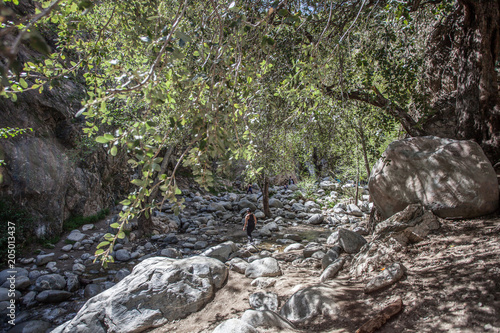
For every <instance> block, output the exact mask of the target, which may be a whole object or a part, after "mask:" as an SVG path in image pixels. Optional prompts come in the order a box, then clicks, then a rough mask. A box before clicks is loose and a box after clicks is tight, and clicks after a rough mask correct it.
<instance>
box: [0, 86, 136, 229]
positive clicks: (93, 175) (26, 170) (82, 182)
mask: <svg viewBox="0 0 500 333" xmlns="http://www.w3.org/2000/svg"><path fill="white" fill-rule="evenodd" d="M82 94H83V89H82V87H81V86H79V85H78V84H76V83H74V82H71V81H65V83H64V84H63V86H62V87H60V88H56V89H53V90H51V91H48V90H47V91H44V92H43V93H42V94H39V93H38V92H37V91H28V92H25V93H23V94H19V96H18V100H17V102H15V103H13V102H11V101H10V100H7V99H5V98H3V99H2V102H1V103H0V127H19V128H32V129H33V131H29V132H28V133H26V134H22V135H18V136H16V137H15V138H12V139H8V140H2V142H0V152H2V153H3V155H4V157H5V162H6V165H5V166H4V167H2V168H0V172H1V174H2V176H3V182H2V184H1V186H0V196H3V197H11V198H14V200H15V202H17V203H19V204H20V205H21V206H23V207H24V208H25V209H27V210H28V211H29V212H30V213H31V214H32V215H33V216H34V217H35V227H34V228H31V229H32V232H33V233H34V234H35V235H36V236H38V237H45V236H49V235H52V234H56V233H59V232H60V231H61V229H62V222H63V221H64V220H65V219H67V218H68V217H69V216H71V215H83V216H87V215H92V214H95V213H97V212H98V211H100V210H102V209H103V208H106V207H108V206H109V205H110V204H111V203H112V202H113V200H114V198H113V193H117V192H118V190H119V187H120V186H118V185H120V184H118V183H119V182H120V180H119V179H116V178H115V179H114V180H113V179H112V177H111V175H112V172H113V177H116V176H117V175H120V174H125V172H122V171H121V170H126V169H125V168H126V165H125V164H124V163H121V162H118V161H119V159H118V157H115V158H112V157H108V155H107V154H106V152H105V151H104V149H103V148H101V147H99V146H93V147H90V148H89V147H86V148H83V150H85V151H86V152H88V155H85V158H82V157H81V155H79V153H80V151H83V150H82V148H81V147H82V146H83V145H82V144H81V142H82V139H81V138H82V137H83V135H82V132H81V130H80V123H84V119H81V120H80V119H75V118H74V114H75V113H76V112H77V111H78V109H79V108H80V107H81V105H80V102H79V101H80V100H81V99H82ZM89 149H91V150H89ZM111 163H114V165H113V170H112V169H111ZM112 181H114V182H115V183H112ZM124 184H126V183H124Z"/></svg>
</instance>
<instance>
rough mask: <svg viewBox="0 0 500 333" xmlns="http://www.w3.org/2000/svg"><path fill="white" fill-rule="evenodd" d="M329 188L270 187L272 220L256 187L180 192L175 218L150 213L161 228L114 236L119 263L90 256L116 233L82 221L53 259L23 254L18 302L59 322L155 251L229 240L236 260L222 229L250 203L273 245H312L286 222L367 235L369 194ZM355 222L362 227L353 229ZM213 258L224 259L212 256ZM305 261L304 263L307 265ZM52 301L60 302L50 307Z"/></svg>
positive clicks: (196, 248)
mask: <svg viewBox="0 0 500 333" xmlns="http://www.w3.org/2000/svg"><path fill="white" fill-rule="evenodd" d="M333 189H338V185H337V183H333V182H331V181H330V180H329V179H323V180H322V182H321V183H320V185H319V187H318V189H317V191H316V193H315V195H316V197H317V200H316V201H304V200H301V199H295V198H297V197H302V196H303V194H302V193H301V192H300V189H299V188H298V187H297V186H296V185H292V186H290V187H289V188H288V190H284V189H283V188H282V187H274V188H271V189H270V193H271V196H272V197H271V199H270V202H269V203H270V207H271V211H272V213H273V216H275V218H273V219H265V215H264V213H263V212H262V195H261V193H257V194H250V195H246V194H236V193H226V194H222V195H219V196H214V195H203V196H202V195H199V194H197V193H192V192H187V193H184V194H183V196H184V199H185V202H186V209H184V210H183V211H182V212H181V214H180V215H179V216H176V215H174V213H173V211H172V210H171V207H170V205H168V204H166V205H164V206H163V207H162V209H161V210H158V211H156V212H154V219H153V222H154V223H155V226H157V227H158V229H160V230H163V231H166V233H157V234H155V235H153V236H152V237H151V238H150V239H149V241H147V242H145V243H144V242H143V243H142V244H141V245H139V244H137V241H138V238H137V235H136V231H134V230H133V229H134V228H135V226H134V222H133V221H132V223H130V224H129V225H127V226H126V230H128V232H127V237H125V238H124V239H122V240H119V242H118V243H117V244H116V245H115V247H114V252H113V256H114V258H115V262H116V263H117V264H116V265H114V266H113V267H111V268H110V269H108V270H104V269H103V268H102V267H100V264H99V263H95V262H94V259H95V257H94V255H93V254H92V251H93V250H94V249H95V246H96V245H97V244H98V243H99V242H101V241H102V240H103V236H104V234H105V232H113V229H111V228H110V227H108V230H101V232H98V231H97V230H95V229H94V225H91V224H90V225H84V226H83V227H81V230H73V231H72V232H71V233H70V234H69V235H68V236H67V237H66V239H65V240H64V243H65V244H64V246H62V247H61V251H62V252H64V253H63V254H62V255H60V256H58V257H57V258H56V255H55V254H54V253H45V252H43V251H41V252H40V253H39V254H38V255H37V256H36V257H33V258H23V259H21V261H20V262H21V263H22V264H23V265H24V268H19V269H17V271H18V273H17V275H18V278H17V279H16V281H17V282H16V290H17V291H18V292H17V293H16V297H17V298H18V301H19V303H18V304H20V305H21V307H22V308H23V309H31V310H30V311H34V313H38V314H39V315H38V317H39V318H41V319H44V320H46V321H50V323H52V324H60V323H62V322H64V321H66V320H67V318H68V317H70V316H72V315H74V313H75V312H76V311H78V310H79V309H80V308H81V307H82V306H83V304H84V302H85V300H88V299H89V298H91V297H93V296H95V295H98V294H100V293H102V292H103V291H105V290H108V289H109V288H111V287H113V286H114V285H115V284H116V283H118V282H120V281H121V280H122V279H123V278H125V277H126V276H127V275H129V274H130V271H131V270H132V268H133V267H135V266H136V265H137V264H138V263H141V262H143V261H144V260H146V259H148V258H152V257H158V256H160V257H167V258H175V259H180V258H185V257H191V256H196V255H200V254H203V253H204V252H207V251H208V252H210V251H214V249H217V248H218V246H215V247H211V248H210V250H207V249H208V248H209V247H210V246H213V245H214V244H220V245H219V246H222V245H223V244H226V245H227V244H232V245H231V246H230V247H231V253H233V257H234V258H235V259H236V258H237V257H238V253H239V252H238V251H239V250H238V248H239V247H241V245H236V244H235V243H232V242H229V243H228V241H229V239H230V238H229V237H228V236H227V230H228V227H229V225H230V224H237V225H243V217H244V214H245V212H246V209H248V208H250V209H252V211H254V212H255V215H256V217H257V218H258V220H259V228H258V231H256V232H255V234H256V236H257V237H258V238H259V240H260V241H272V242H274V243H276V248H278V247H280V246H287V245H291V247H289V248H287V251H289V250H290V249H292V248H294V247H297V246H306V247H307V248H308V249H309V248H314V243H311V244H308V243H307V242H305V243H302V237H301V236H300V235H297V234H289V233H286V228H287V227H288V226H290V225H294V226H297V225H300V224H303V223H306V224H312V225H318V224H321V225H323V227H324V228H325V230H328V229H335V228H337V227H338V226H339V225H343V224H348V225H349V227H350V228H351V229H352V228H354V229H356V228H357V229H358V232H361V233H365V232H366V230H365V229H364V228H363V227H362V225H363V223H364V222H363V218H362V217H363V216H364V214H366V213H368V212H369V209H370V208H371V207H370V204H369V203H368V202H367V199H368V196H367V195H365V196H364V199H365V201H363V202H361V204H360V207H361V208H358V207H357V206H355V205H354V204H348V203H337V204H335V205H334V204H333V202H334V201H335V200H337V198H338V192H337V191H335V190H333ZM338 190H340V191H341V190H342V189H338ZM321 205H322V206H323V208H321ZM328 207H330V208H328ZM117 208H120V207H117ZM117 221H118V215H114V216H112V217H111V218H109V219H108V221H107V224H108V226H109V225H111V224H113V223H115V222H117ZM358 225H361V227H356V226H358ZM162 228H163V229H162ZM240 240H243V239H240ZM224 242H226V243H224ZM221 243H222V244H221ZM223 247H224V246H223ZM243 252H245V251H243ZM246 252H248V251H246ZM306 252H307V250H306ZM224 255H225V254H224ZM321 256H322V254H321V253H318V254H315V257H317V258H319V257H321ZM233 257H232V258H233ZM308 257H309V255H308ZM215 258H218V259H221V257H217V256H215ZM232 258H231V259H232ZM227 259H229V258H226V260H227ZM262 259H263V258H262ZM306 259H307V257H306ZM58 263H64V264H60V265H61V266H65V267H71V270H68V269H67V268H66V270H63V269H62V268H60V267H58V266H60V265H58ZM247 263H248V262H247ZM307 264H308V262H307V261H306V263H305V265H307ZM5 274H6V273H5ZM0 282H2V281H0ZM2 283H5V281H3V282H2ZM4 293H5V294H6V289H0V295H3V294H4ZM5 297H6V296H5ZM5 297H3V298H5ZM3 298H2V301H0V311H6V309H5V304H7V299H5V300H4V299H3ZM1 302H4V303H1ZM2 304H3V305H4V306H3V307H2ZM43 304H47V305H46V306H43ZM53 304H58V306H57V307H54V306H53ZM49 309H50V310H49ZM22 313H23V312H22ZM32 313H33V312H32ZM25 319H26V318H24V317H23V316H22V315H21V316H18V321H19V322H20V323H22V321H23V320H25ZM39 324H40V325H42V326H45V324H46V322H44V321H39Z"/></svg>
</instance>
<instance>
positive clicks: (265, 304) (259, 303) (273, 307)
mask: <svg viewBox="0 0 500 333" xmlns="http://www.w3.org/2000/svg"><path fill="white" fill-rule="evenodd" d="M248 303H250V307H251V308H252V309H254V310H259V311H264V310H269V311H277V310H278V307H279V301H278V295H276V294H275V293H271V292H261V291H259V292H256V293H253V294H251V295H250V297H249V298H248Z"/></svg>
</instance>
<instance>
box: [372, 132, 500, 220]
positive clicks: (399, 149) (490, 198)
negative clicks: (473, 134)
mask: <svg viewBox="0 0 500 333" xmlns="http://www.w3.org/2000/svg"><path fill="white" fill-rule="evenodd" d="M368 186H369V189H370V195H371V197H372V198H373V202H374V204H375V206H376V207H377V209H378V210H379V211H380V212H381V214H382V216H383V218H388V217H390V216H392V215H393V214H395V213H397V212H399V211H402V210H403V209H404V208H405V207H406V206H408V205H409V204H412V203H420V204H422V205H424V206H425V207H426V208H427V209H430V210H431V211H433V213H434V214H436V215H438V216H439V217H443V218H444V217H462V218H473V217H478V216H482V215H487V214H490V213H492V212H494V211H495V210H496V209H497V207H498V191H499V190H498V184H497V179H496V174H495V171H494V169H493V167H492V165H491V164H490V162H489V161H488V159H487V158H486V156H485V155H484V153H483V151H482V149H481V148H480V146H479V145H478V144H477V143H475V142H472V141H458V140H451V139H443V138H437V137H430V136H427V137H415V138H410V139H405V140H399V141H395V142H393V143H391V144H390V145H389V147H388V148H387V150H386V151H385V152H384V154H383V155H382V157H381V158H380V160H379V161H378V162H377V163H376V164H375V166H374V167H373V172H372V176H371V177H370V181H369V183H368Z"/></svg>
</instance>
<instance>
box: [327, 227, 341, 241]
mask: <svg viewBox="0 0 500 333" xmlns="http://www.w3.org/2000/svg"><path fill="white" fill-rule="evenodd" d="M338 242H339V231H338V230H335V231H334V232H332V234H331V235H330V236H328V239H327V240H326V244H328V245H335V244H337V243H338Z"/></svg>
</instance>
